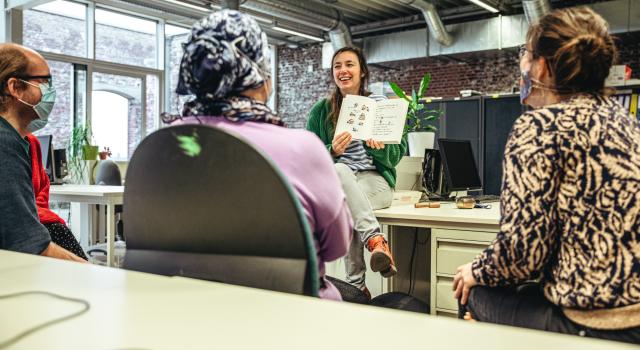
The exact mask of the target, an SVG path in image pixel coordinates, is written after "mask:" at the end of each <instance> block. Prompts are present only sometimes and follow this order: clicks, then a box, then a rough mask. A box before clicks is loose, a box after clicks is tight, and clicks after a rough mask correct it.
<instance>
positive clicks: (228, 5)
mask: <svg viewBox="0 0 640 350" xmlns="http://www.w3.org/2000/svg"><path fill="white" fill-rule="evenodd" d="M222 8H223V9H229V10H236V11H237V10H239V9H240V0H222Z"/></svg>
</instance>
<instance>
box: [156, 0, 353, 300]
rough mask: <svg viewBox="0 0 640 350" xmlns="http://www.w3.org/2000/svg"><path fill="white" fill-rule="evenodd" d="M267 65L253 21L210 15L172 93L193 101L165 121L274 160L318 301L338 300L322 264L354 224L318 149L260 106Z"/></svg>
mask: <svg viewBox="0 0 640 350" xmlns="http://www.w3.org/2000/svg"><path fill="white" fill-rule="evenodd" d="M269 60H270V51H269V45H268V43H267V37H266V35H265V34H264V33H263V32H262V30H261V29H260V27H259V26H258V23H256V21H255V20H254V19H253V18H251V17H250V16H248V15H246V14H243V13H241V12H238V11H235V10H222V11H218V12H215V13H212V14H211V15H209V16H208V17H207V18H204V19H202V20H201V21H200V22H198V23H196V24H195V25H194V26H193V28H192V30H191V36H190V37H189V39H188V42H187V43H186V45H185V46H184V55H183V57H182V62H181V64H180V75H179V81H178V87H177V89H176V92H177V93H178V94H180V95H195V98H194V99H193V100H192V101H190V102H187V103H186V104H185V105H184V108H183V111H182V115H181V116H168V115H166V114H165V115H164V116H163V119H164V120H165V122H167V123H172V122H175V121H177V122H179V123H187V124H204V125H209V126H212V127H216V128H220V129H224V130H227V131H232V132H233V133H235V134H237V135H240V136H241V137H243V138H244V139H246V140H247V141H248V142H249V143H251V144H253V145H254V146H256V147H257V148H259V149H261V150H262V151H263V152H265V153H266V154H267V155H268V156H269V157H270V158H271V160H273V162H274V163H275V164H276V166H278V168H279V169H280V171H282V173H283V174H284V176H285V177H286V179H287V180H288V182H289V184H291V186H292V187H293V189H294V191H295V192H296V194H297V195H298V199H299V201H300V203H301V205H302V207H303V210H304V213H305V216H306V218H307V221H308V223H309V227H310V229H311V232H312V234H313V238H314V241H315V248H316V253H317V256H318V265H319V266H318V269H319V272H320V275H321V276H322V277H321V278H322V280H321V283H320V285H321V286H322V287H321V289H320V297H321V298H324V299H334V300H341V297H340V293H339V292H338V290H337V289H336V287H335V286H333V285H332V284H331V283H330V282H329V281H327V280H326V279H325V278H324V273H325V267H324V263H325V262H326V261H332V260H335V259H338V258H340V257H342V256H344V255H345V254H346V253H347V249H348V247H349V243H350V241H351V232H352V230H353V221H352V219H351V215H350V213H349V209H348V207H347V204H346V201H345V195H344V193H343V191H342V189H341V187H340V180H339V179H338V176H337V174H336V172H335V170H334V168H333V162H332V161H331V158H330V157H329V155H328V154H327V152H326V150H325V148H324V145H323V144H322V142H320V140H319V139H318V138H317V137H316V136H315V135H313V134H312V133H310V132H308V131H306V130H296V129H289V128H286V127H285V124H284V122H283V121H282V120H281V119H280V118H279V117H278V116H277V115H276V114H275V113H273V111H272V110H271V109H270V108H269V107H268V106H267V105H266V104H265V103H266V101H267V100H268V99H269V96H270V94H271V92H272V91H273V87H272V85H271V76H270V73H269V72H270V70H269V66H270V62H269ZM247 171H250V169H247ZM266 243H267V242H265V244H266Z"/></svg>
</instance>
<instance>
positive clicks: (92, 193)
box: [49, 185, 124, 266]
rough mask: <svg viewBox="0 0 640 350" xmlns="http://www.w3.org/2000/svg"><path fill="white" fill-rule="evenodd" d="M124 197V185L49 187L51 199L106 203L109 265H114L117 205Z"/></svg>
mask: <svg viewBox="0 0 640 350" xmlns="http://www.w3.org/2000/svg"><path fill="white" fill-rule="evenodd" d="M123 197H124V186H99V185H52V186H51V188H50V189H49V200H50V201H56V202H74V203H84V204H101V205H106V207H107V266H113V247H114V243H115V237H116V235H115V221H116V219H115V206H116V205H118V204H122V202H123Z"/></svg>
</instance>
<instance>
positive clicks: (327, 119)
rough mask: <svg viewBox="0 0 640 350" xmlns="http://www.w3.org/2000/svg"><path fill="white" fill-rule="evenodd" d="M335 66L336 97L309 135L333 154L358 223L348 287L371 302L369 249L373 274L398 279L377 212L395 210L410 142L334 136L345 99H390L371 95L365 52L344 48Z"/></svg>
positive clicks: (321, 108)
mask: <svg viewBox="0 0 640 350" xmlns="http://www.w3.org/2000/svg"><path fill="white" fill-rule="evenodd" d="M331 62H332V78H333V82H334V84H335V85H334V88H333V91H332V92H331V95H330V96H329V97H328V98H326V99H322V100H320V101H319V102H317V103H316V104H315V105H314V106H313V108H312V109H311V112H310V113H309V119H308V122H307V130H309V131H311V132H313V133H315V134H316V135H318V137H319V138H320V140H322V142H323V143H324V144H325V147H326V149H327V150H328V151H329V153H330V154H331V156H332V158H333V160H334V162H335V168H336V171H337V173H338V176H339V177H340V182H341V184H342V188H343V189H344V192H345V193H346V195H347V203H348V204H349V209H350V210H351V215H353V218H354V221H355V231H354V235H355V237H354V239H353V240H352V242H351V247H350V248H349V254H348V255H347V256H346V258H345V267H346V275H347V282H349V283H350V284H351V285H353V286H355V287H357V288H359V289H360V290H362V291H363V292H364V293H365V294H366V295H367V296H368V297H369V298H370V297H371V294H370V293H369V290H368V289H367V287H366V285H365V271H366V265H365V261H364V255H363V254H364V247H365V245H366V247H367V249H368V250H369V251H370V252H371V259H370V262H369V265H370V267H371V270H373V271H374V272H380V274H381V275H382V276H383V277H390V276H393V275H395V274H396V273H397V269H396V266H395V263H394V261H393V257H392V255H391V251H390V249H389V245H388V244H387V241H386V240H385V238H384V236H383V234H382V230H381V228H380V224H379V223H378V220H377V219H376V217H375V215H374V213H373V211H374V210H375V209H382V208H386V207H388V206H390V205H391V201H392V199H393V188H394V187H395V183H396V170H395V167H396V165H398V163H399V162H400V160H401V159H402V157H403V156H404V154H405V152H406V151H407V136H406V134H405V135H403V137H402V140H401V142H400V144H397V145H385V144H384V143H382V142H378V141H376V140H366V141H362V140H353V139H352V137H351V134H350V133H349V132H346V131H345V132H343V133H340V134H338V135H335V127H336V123H337V121H338V116H339V114H340V108H341V106H342V99H343V98H344V97H345V96H346V95H361V96H369V97H371V98H373V99H375V100H380V99H384V98H385V97H384V96H375V95H371V94H370V93H369V92H367V90H366V86H367V81H368V79H369V68H368V67H367V62H366V60H365V58H364V55H363V54H362V51H360V49H358V48H355V47H343V48H341V49H339V50H337V51H336V52H335V53H334V55H333V58H332V60H331Z"/></svg>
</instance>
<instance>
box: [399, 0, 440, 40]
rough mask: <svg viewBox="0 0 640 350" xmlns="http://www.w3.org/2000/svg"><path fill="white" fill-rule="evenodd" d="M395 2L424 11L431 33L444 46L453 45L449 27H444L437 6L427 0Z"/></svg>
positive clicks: (400, 0)
mask: <svg viewBox="0 0 640 350" xmlns="http://www.w3.org/2000/svg"><path fill="white" fill-rule="evenodd" d="M394 1H395V2H398V3H401V4H403V5H408V6H411V7H414V8H417V9H418V10H420V11H422V15H423V16H424V20H425V22H427V26H428V27H429V32H431V35H432V36H433V37H434V38H435V39H436V40H437V41H438V42H439V43H440V44H441V45H444V46H451V45H452V44H453V37H452V36H451V34H449V32H447V29H446V28H445V27H444V24H443V23H442V20H441V19H440V15H439V14H438V11H437V10H436V7H435V6H434V5H433V4H432V3H430V2H428V1H426V0H394Z"/></svg>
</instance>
